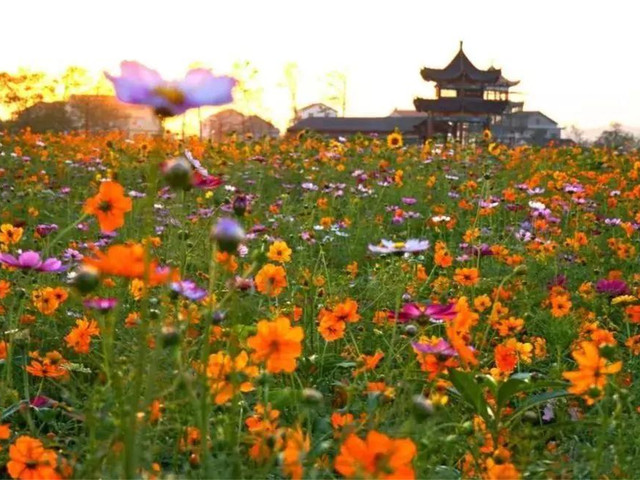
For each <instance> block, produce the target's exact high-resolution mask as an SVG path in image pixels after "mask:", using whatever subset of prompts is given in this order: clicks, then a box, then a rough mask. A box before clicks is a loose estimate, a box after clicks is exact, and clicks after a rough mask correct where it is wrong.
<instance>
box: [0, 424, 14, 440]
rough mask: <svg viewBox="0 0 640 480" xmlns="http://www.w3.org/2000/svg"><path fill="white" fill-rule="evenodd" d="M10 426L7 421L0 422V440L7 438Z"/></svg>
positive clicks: (9, 433)
mask: <svg viewBox="0 0 640 480" xmlns="http://www.w3.org/2000/svg"><path fill="white" fill-rule="evenodd" d="M10 436H11V428H10V425H9V424H8V423H0V440H9V437H10Z"/></svg>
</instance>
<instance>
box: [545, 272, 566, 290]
mask: <svg viewBox="0 0 640 480" xmlns="http://www.w3.org/2000/svg"><path fill="white" fill-rule="evenodd" d="M566 286H567V276H566V275H565V274H563V273H560V274H558V275H556V276H555V277H553V278H552V279H551V280H550V281H549V282H548V283H547V288H548V289H549V290H551V289H552V288H553V287H562V288H564V287H566Z"/></svg>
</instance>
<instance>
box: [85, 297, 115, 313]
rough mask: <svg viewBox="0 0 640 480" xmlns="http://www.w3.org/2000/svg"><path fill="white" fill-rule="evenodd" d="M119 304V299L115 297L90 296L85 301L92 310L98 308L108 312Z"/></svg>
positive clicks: (86, 305)
mask: <svg viewBox="0 0 640 480" xmlns="http://www.w3.org/2000/svg"><path fill="white" fill-rule="evenodd" d="M117 304H118V300H117V299H115V298H89V299H87V300H85V301H84V302H83V305H84V306H85V307H87V308H91V309H92V310H98V311H100V312H103V313H105V312H108V311H109V310H112V309H114V308H115V306H116V305H117Z"/></svg>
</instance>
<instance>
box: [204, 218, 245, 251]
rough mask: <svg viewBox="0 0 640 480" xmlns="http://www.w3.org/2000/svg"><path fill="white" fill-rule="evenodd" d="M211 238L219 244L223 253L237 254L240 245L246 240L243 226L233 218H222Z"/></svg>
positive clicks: (214, 228)
mask: <svg viewBox="0 0 640 480" xmlns="http://www.w3.org/2000/svg"><path fill="white" fill-rule="evenodd" d="M211 238H212V239H214V240H215V241H216V242H218V248H220V250H222V251H223V252H227V253H235V252H236V250H237V249H238V245H239V244H240V242H242V241H243V240H244V239H245V233H244V230H243V229H242V226H240V224H239V223H238V222H237V221H235V220H234V219H232V218H221V219H219V220H218V223H216V224H215V225H214V227H213V229H212V231H211Z"/></svg>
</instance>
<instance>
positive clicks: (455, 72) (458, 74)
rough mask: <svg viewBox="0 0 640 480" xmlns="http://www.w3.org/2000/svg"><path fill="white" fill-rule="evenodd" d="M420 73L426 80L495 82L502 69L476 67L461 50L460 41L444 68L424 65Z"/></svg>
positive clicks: (437, 81)
mask: <svg viewBox="0 0 640 480" xmlns="http://www.w3.org/2000/svg"><path fill="white" fill-rule="evenodd" d="M420 75H422V78H423V79H424V80H425V81H427V82H436V83H441V82H450V81H452V80H457V79H460V78H467V79H469V80H472V81H474V82H479V83H489V84H495V83H497V82H498V81H499V80H500V79H501V78H502V71H501V70H500V69H499V68H493V67H491V68H489V69H488V70H480V69H479V68H477V67H476V66H475V65H474V64H473V63H471V60H469V58H468V57H467V55H466V54H465V53H464V50H462V42H460V50H458V53H457V54H456V56H455V57H453V60H451V61H450V62H449V65H447V66H446V67H444V68H427V67H425V68H423V69H422V70H421V71H420ZM505 80H506V79H505Z"/></svg>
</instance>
